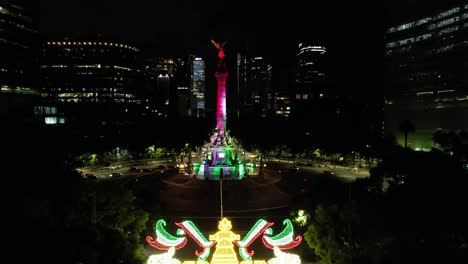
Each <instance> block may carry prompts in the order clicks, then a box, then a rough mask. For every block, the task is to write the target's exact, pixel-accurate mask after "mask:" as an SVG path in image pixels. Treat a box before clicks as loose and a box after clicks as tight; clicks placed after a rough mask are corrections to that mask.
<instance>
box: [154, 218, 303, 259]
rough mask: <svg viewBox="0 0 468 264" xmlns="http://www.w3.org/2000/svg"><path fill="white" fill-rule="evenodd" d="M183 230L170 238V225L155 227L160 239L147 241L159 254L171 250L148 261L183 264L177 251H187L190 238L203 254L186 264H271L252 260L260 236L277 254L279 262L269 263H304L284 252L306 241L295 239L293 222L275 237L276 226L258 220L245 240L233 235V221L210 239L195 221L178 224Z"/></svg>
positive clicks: (160, 223)
mask: <svg viewBox="0 0 468 264" xmlns="http://www.w3.org/2000/svg"><path fill="white" fill-rule="evenodd" d="M175 225H176V226H178V227H180V228H179V229H177V231H176V232H177V236H174V235H171V234H169V233H168V232H167V231H166V230H165V229H164V227H165V226H166V222H165V221H164V220H162V219H161V220H158V221H157V222H156V225H155V232H156V239H154V238H153V237H151V236H147V237H146V241H147V242H148V244H150V245H151V246H152V247H155V248H157V249H159V250H167V252H166V253H163V254H159V255H152V256H150V258H149V259H148V264H180V261H178V260H177V259H174V258H173V256H174V254H175V251H176V250H178V249H181V248H183V247H184V246H185V245H186V243H187V237H186V235H188V236H189V237H190V238H192V239H193V240H194V241H195V242H196V243H197V244H198V246H200V247H201V248H202V251H201V252H199V251H198V250H195V255H196V256H197V257H198V259H197V260H196V261H194V260H187V261H184V262H183V264H267V262H266V261H265V260H252V256H253V255H254V251H253V250H250V251H249V250H248V247H249V246H250V245H251V244H252V243H253V242H254V241H255V240H256V239H257V238H259V237H260V236H262V241H263V244H264V245H265V246H266V247H267V248H269V249H272V250H273V251H274V255H275V258H273V259H271V260H269V261H268V264H279V263H281V264H300V263H301V260H300V258H299V256H298V255H294V254H288V253H284V252H282V251H281V250H285V249H291V248H293V247H296V246H297V245H299V244H300V243H301V241H302V237H301V236H300V235H298V236H296V238H294V239H293V236H294V228H293V225H292V223H291V221H290V220H288V219H286V220H284V221H283V225H285V227H284V229H283V230H282V231H281V232H280V233H278V234H277V235H274V236H273V231H272V229H271V226H273V225H274V223H273V222H267V221H265V220H263V219H260V220H258V221H257V222H256V223H255V225H254V226H253V227H252V228H251V229H250V231H249V232H248V233H247V235H246V236H245V237H244V238H242V239H241V237H240V235H239V234H236V233H234V232H233V231H231V229H232V225H231V221H229V220H228V219H227V218H223V219H222V220H221V221H219V223H218V232H216V233H215V234H212V235H209V239H206V237H205V236H204V235H203V234H202V233H201V232H200V230H199V229H198V228H197V226H196V225H195V224H194V223H193V222H192V221H183V222H177V223H175ZM213 246H214V247H215V251H214V253H213V254H212V255H211V261H210V262H208V261H207V259H208V258H209V257H210V254H211V248H212V247H213ZM235 246H237V247H238V252H239V256H240V257H241V259H242V261H241V262H239V260H238V256H237V254H236V250H235V249H234V247H235Z"/></svg>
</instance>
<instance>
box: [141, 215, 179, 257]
mask: <svg viewBox="0 0 468 264" xmlns="http://www.w3.org/2000/svg"><path fill="white" fill-rule="evenodd" d="M164 226H166V221H164V220H162V219H160V220H158V221H157V222H156V225H155V231H156V239H154V238H152V237H151V236H147V237H146V241H147V242H148V244H150V246H152V247H154V248H157V249H159V250H169V249H170V248H172V247H174V248H175V250H178V249H181V248H183V247H184V246H185V244H187V238H186V237H175V236H173V235H171V234H169V233H168V232H167V231H166V230H165V229H164ZM177 233H178V234H180V235H183V233H181V232H179V231H178V232H177Z"/></svg>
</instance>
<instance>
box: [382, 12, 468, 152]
mask: <svg viewBox="0 0 468 264" xmlns="http://www.w3.org/2000/svg"><path fill="white" fill-rule="evenodd" d="M467 36H468V4H463V5H458V6H451V7H448V8H444V9H440V10H439V11H438V12H434V13H432V14H427V16H424V17H415V18H414V19H411V20H410V21H404V23H401V24H397V25H395V26H392V27H390V28H388V29H387V30H386V35H385V85H386V87H385V88H386V89H385V101H386V103H385V131H386V133H392V134H397V135H398V134H399V135H400V136H399V141H402V136H401V133H398V124H399V123H400V122H402V121H403V120H410V121H411V122H412V123H413V124H414V126H415V128H416V134H415V135H413V136H410V137H409V145H410V146H411V147H413V148H426V149H429V148H430V147H431V146H432V140H431V137H432V134H433V133H434V132H435V130H436V129H448V130H457V129H467V128H468V122H467V118H466V116H468V111H467V109H468V75H467V74H466V73H467V72H468V60H467V58H468V38H467Z"/></svg>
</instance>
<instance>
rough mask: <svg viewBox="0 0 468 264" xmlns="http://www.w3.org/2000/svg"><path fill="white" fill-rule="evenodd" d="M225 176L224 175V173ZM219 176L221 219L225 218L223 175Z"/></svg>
mask: <svg viewBox="0 0 468 264" xmlns="http://www.w3.org/2000/svg"><path fill="white" fill-rule="evenodd" d="M222 176H224V175H222ZM222 176H221V177H219V197H220V203H221V204H220V210H221V219H223V177H222Z"/></svg>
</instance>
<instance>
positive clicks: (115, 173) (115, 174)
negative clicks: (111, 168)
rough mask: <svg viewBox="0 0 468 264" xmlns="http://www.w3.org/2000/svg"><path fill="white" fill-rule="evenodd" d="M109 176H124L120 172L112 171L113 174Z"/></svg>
mask: <svg viewBox="0 0 468 264" xmlns="http://www.w3.org/2000/svg"><path fill="white" fill-rule="evenodd" d="M109 177H111V178H118V177H122V174H120V173H118V172H112V173H111V174H109Z"/></svg>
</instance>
